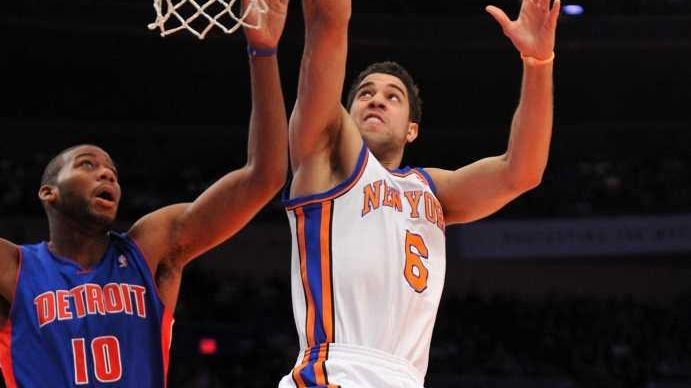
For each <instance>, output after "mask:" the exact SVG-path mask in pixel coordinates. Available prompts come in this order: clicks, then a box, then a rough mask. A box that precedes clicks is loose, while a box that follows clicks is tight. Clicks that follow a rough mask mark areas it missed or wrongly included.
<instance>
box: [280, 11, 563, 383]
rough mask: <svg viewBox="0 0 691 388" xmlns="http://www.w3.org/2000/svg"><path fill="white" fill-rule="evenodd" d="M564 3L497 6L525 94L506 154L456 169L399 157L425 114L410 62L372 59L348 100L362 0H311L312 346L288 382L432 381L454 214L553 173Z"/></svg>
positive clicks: (303, 100)
mask: <svg viewBox="0 0 691 388" xmlns="http://www.w3.org/2000/svg"><path fill="white" fill-rule="evenodd" d="M559 8H560V4H559V1H558V0H557V1H556V2H555V3H554V4H553V5H552V6H550V2H549V0H524V1H523V3H522V6H521V10H520V14H519V15H518V18H517V19H516V20H514V21H512V20H510V19H509V18H508V17H507V16H506V14H505V13H504V12H503V11H501V10H500V9H498V8H496V7H492V6H490V7H487V11H488V12H489V13H490V14H491V15H492V16H493V17H494V18H495V19H496V20H497V22H498V23H499V24H500V26H501V27H502V29H503V31H504V34H505V35H506V36H507V37H508V38H509V39H510V40H511V42H512V43H513V45H514V46H515V47H516V49H517V50H518V53H517V54H520V55H521V57H522V59H523V85H522V89H521V97H520V102H519V105H518V108H517V110H516V112H515V115H514V118H513V122H512V124H511V135H510V138H509V140H508V147H507V150H506V152H505V153H504V154H502V155H498V156H492V157H487V158H485V159H481V160H478V161H476V162H474V163H472V164H470V165H467V166H465V167H461V168H459V169H457V170H455V171H447V170H442V169H438V168H415V169H410V168H403V169H401V168H399V167H400V166H399V165H400V163H401V160H402V157H403V152H404V149H405V146H406V144H407V143H410V142H412V141H414V140H415V138H416V137H417V135H418V125H419V120H420V100H419V97H418V95H417V87H416V86H415V84H414V83H413V81H412V79H411V78H410V76H409V75H408V74H407V72H406V71H405V70H403V68H402V67H400V66H399V65H397V64H395V63H392V62H386V63H378V64H375V65H372V66H370V67H369V68H368V69H367V70H365V71H364V72H363V73H361V74H360V77H359V78H358V80H357V81H356V83H355V87H354V89H353V91H351V93H350V98H349V103H348V105H349V106H348V107H347V109H346V108H344V107H343V106H342V105H341V104H340V97H341V92H342V87H343V80H344V76H345V63H346V51H347V29H348V22H349V18H350V13H351V5H350V1H349V0H303V11H304V18H305V23H306V35H305V48H304V52H303V58H302V65H301V70H300V80H299V85H298V96H297V101H296V104H295V107H294V110H293V113H292V117H291V120H290V135H289V141H290V158H291V164H292V169H293V180H292V182H291V186H290V190H289V192H288V194H287V197H288V198H285V204H286V209H287V212H288V218H289V221H290V227H291V230H292V232H293V235H292V244H293V245H292V264H291V265H292V294H293V311H294V316H295V322H296V326H297V330H298V334H299V340H300V348H301V352H300V354H299V355H298V358H297V361H296V364H295V367H294V368H293V370H292V371H291V372H290V373H289V374H287V375H286V376H285V377H284V378H283V379H282V380H281V382H280V383H279V387H281V388H286V387H332V386H334V387H335V386H341V387H345V388H363V387H373V388H374V387H376V388H383V387H405V388H408V387H410V388H417V387H422V386H423V385H424V377H425V373H426V370H427V362H428V356H429V346H430V341H431V336H432V329H433V326H434V321H435V317H436V314H437V308H438V305H439V299H440V297H441V292H442V287H443V283H444V275H445V274H444V272H445V250H444V247H445V243H444V230H445V226H446V225H450V224H457V223H466V222H471V221H474V220H477V219H480V218H483V217H486V216H488V215H490V214H492V213H494V212H496V211H497V210H498V209H500V208H501V207H503V206H504V205H505V204H507V203H508V202H509V201H511V200H513V199H515V198H516V197H518V196H519V195H521V194H522V193H524V192H526V191H528V190H530V189H532V188H534V187H535V186H537V185H538V184H539V182H540V181H541V178H542V174H543V171H544V169H545V166H546V164H547V156H548V150H549V143H550V137H551V131H552V110H553V109H552V64H553V59H554V52H553V49H554V41H555V30H556V24H557V17H558V15H559ZM461 70H462V69H459V71H461Z"/></svg>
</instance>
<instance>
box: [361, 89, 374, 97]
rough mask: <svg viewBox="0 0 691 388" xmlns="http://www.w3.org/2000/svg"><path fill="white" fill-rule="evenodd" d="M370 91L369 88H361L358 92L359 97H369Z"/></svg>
mask: <svg viewBox="0 0 691 388" xmlns="http://www.w3.org/2000/svg"><path fill="white" fill-rule="evenodd" d="M371 97H372V92H371V91H369V90H363V91H361V92H360V98H371Z"/></svg>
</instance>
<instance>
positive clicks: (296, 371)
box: [293, 349, 310, 388]
mask: <svg viewBox="0 0 691 388" xmlns="http://www.w3.org/2000/svg"><path fill="white" fill-rule="evenodd" d="M309 354H310V350H309V349H306V350H305V353H304V354H303V355H302V362H301V363H300V366H298V367H295V368H293V381H294V382H295V385H297V387H298V388H305V387H307V384H305V381H304V380H303V379H302V376H300V372H302V371H303V369H305V367H306V366H307V364H308V363H309V360H310V358H309Z"/></svg>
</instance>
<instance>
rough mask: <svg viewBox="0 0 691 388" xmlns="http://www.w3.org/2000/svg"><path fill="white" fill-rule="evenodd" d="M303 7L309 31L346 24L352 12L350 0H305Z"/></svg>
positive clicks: (306, 27) (306, 26)
mask: <svg viewBox="0 0 691 388" xmlns="http://www.w3.org/2000/svg"><path fill="white" fill-rule="evenodd" d="M302 7H303V13H304V17H305V29H306V31H307V32H308V33H309V31H310V30H312V29H314V28H317V27H327V28H339V27H343V26H346V25H347V24H348V21H349V20H350V15H351V13H352V5H351V1H350V0H303V1H302Z"/></svg>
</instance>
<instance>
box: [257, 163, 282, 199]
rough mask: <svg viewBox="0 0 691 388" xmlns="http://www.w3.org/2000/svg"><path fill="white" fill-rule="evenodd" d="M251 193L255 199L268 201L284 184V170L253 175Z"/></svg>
mask: <svg viewBox="0 0 691 388" xmlns="http://www.w3.org/2000/svg"><path fill="white" fill-rule="evenodd" d="M253 177H254V179H252V186H253V187H252V192H253V193H255V195H256V196H257V198H262V199H265V200H266V201H269V200H270V199H271V198H273V197H274V196H275V195H276V194H277V193H278V192H279V191H280V190H281V188H283V186H284V185H285V183H286V169H285V168H283V169H275V170H270V171H263V172H260V173H255V174H253Z"/></svg>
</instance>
